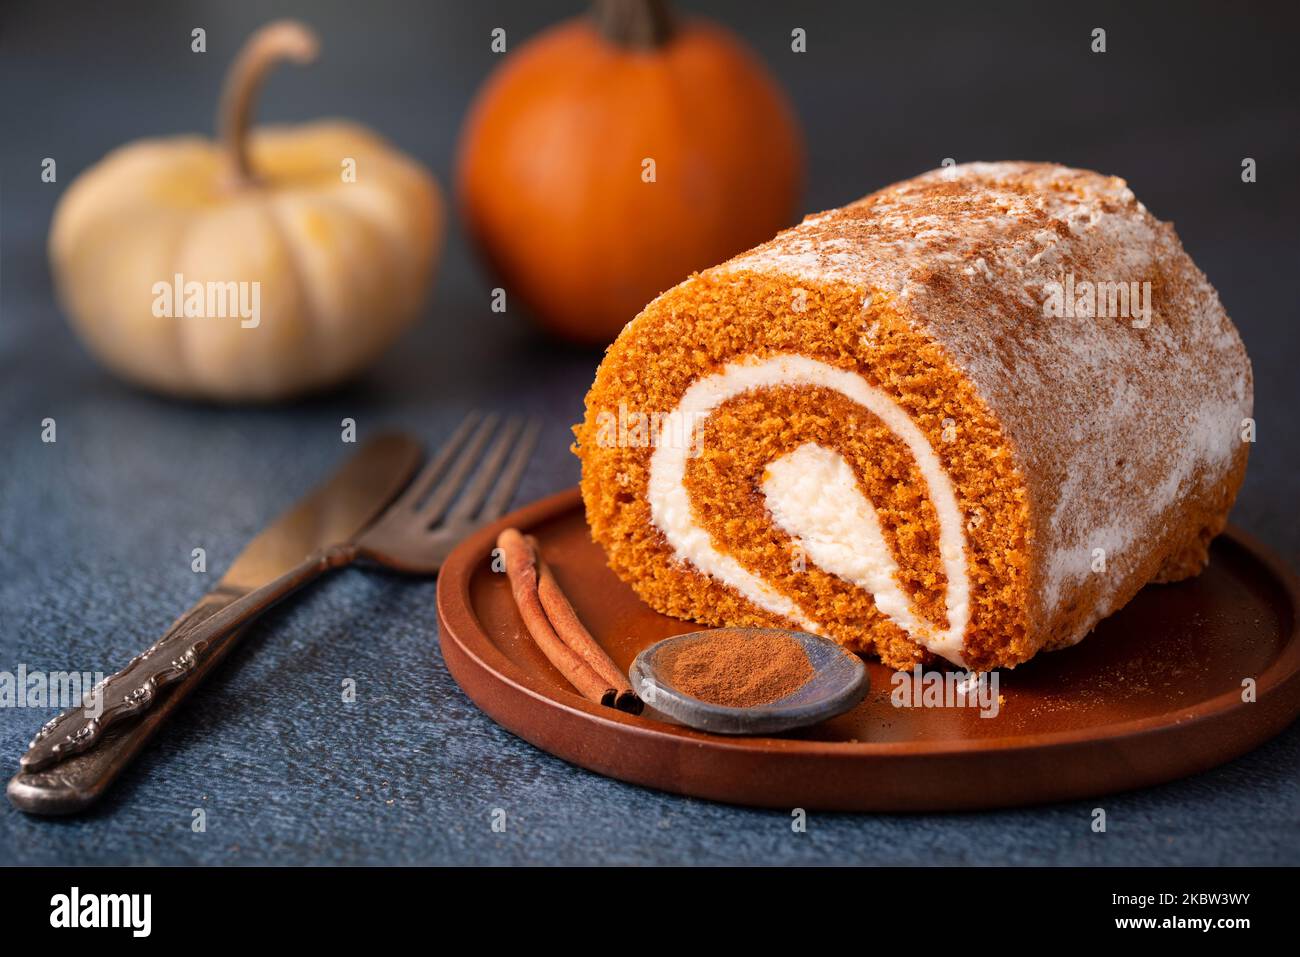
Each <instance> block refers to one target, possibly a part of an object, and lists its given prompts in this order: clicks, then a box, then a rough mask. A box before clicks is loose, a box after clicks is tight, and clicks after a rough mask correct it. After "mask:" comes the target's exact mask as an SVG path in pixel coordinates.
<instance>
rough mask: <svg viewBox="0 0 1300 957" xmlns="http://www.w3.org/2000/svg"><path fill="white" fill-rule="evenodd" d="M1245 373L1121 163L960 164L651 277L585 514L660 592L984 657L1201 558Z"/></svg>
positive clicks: (781, 622) (1233, 487)
mask: <svg viewBox="0 0 1300 957" xmlns="http://www.w3.org/2000/svg"><path fill="white" fill-rule="evenodd" d="M1251 393H1252V388H1251V371H1250V362H1249V360H1248V358H1247V356H1246V352H1245V349H1244V348H1243V346H1242V343H1241V340H1240V338H1239V337H1238V335H1237V331H1236V329H1235V328H1234V327H1233V324H1232V322H1231V320H1229V318H1228V316H1227V315H1226V314H1225V312H1224V310H1223V306H1222V305H1221V304H1220V302H1219V298H1218V295H1217V294H1216V293H1215V291H1214V289H1213V288H1212V287H1211V286H1210V284H1209V283H1208V282H1207V281H1206V278H1205V276H1204V275H1202V273H1201V272H1200V271H1199V270H1198V269H1197V268H1196V266H1195V265H1194V264H1193V263H1192V261H1191V259H1190V258H1189V257H1188V256H1187V254H1186V253H1185V252H1184V251H1183V249H1182V246H1181V244H1180V243H1179V241H1178V238H1177V236H1176V235H1175V233H1174V230H1173V228H1172V227H1171V226H1169V225H1167V224H1165V223H1161V222H1159V221H1158V220H1156V219H1155V218H1154V217H1153V216H1151V214H1150V213H1149V212H1148V211H1147V210H1146V208H1145V207H1144V206H1143V205H1142V204H1141V203H1139V202H1138V201H1137V200H1136V199H1135V198H1134V196H1133V193H1132V192H1131V191H1130V190H1129V189H1128V188H1127V186H1126V185H1125V183H1124V181H1123V180H1121V179H1118V178H1115V177H1107V176H1101V175H1099V174H1097V173H1092V172H1087V171H1083V170H1074V169H1067V168H1065V167H1061V166H1056V165H1049V164H1038V163H972V164H967V165H964V166H956V167H952V168H947V169H942V170H936V171H934V172H931V173H927V174H925V175H923V176H919V177H917V178H915V179H912V180H908V181H906V182H903V183H899V184H897V185H894V186H890V187H888V188H886V189H883V190H880V191H879V192H877V193H873V194H872V195H870V196H868V197H866V198H865V199H862V200H859V201H858V202H856V203H851V204H850V205H848V206H845V207H843V208H840V209H835V210H831V211H829V212H826V213H821V214H819V215H815V216H810V217H808V218H807V219H805V220H804V221H803V223H802V224H800V225H799V226H796V227H795V228H793V229H790V230H787V231H785V232H783V233H781V234H780V235H778V236H777V237H776V238H775V239H773V240H771V241H770V242H768V243H765V244H764V245H762V246H759V247H757V248H756V249H754V250H751V251H750V252H747V253H743V254H741V255H740V256H737V257H736V258H734V259H732V260H730V261H728V262H726V263H723V264H722V265H720V266H716V267H714V268H712V269H708V270H705V271H704V272H702V273H699V274H696V275H694V276H692V277H690V278H689V279H687V280H686V281H685V282H683V283H681V284H680V285H678V286H676V287H675V288H673V289H670V290H669V291H667V292H665V293H664V294H663V295H661V296H660V297H659V298H657V299H655V300H654V301H653V302H651V303H650V304H649V305H648V306H646V308H645V309H644V310H643V311H642V312H641V313H640V315H638V316H637V317H636V318H635V319H633V320H632V321H631V322H630V323H628V325H627V326H626V327H625V328H624V330H623V332H622V334H621V335H620V336H619V337H618V339H617V341H616V342H615V343H614V344H613V345H612V346H611V347H610V349H609V351H608V352H607V354H606V356H605V359H604V361H603V362H602V363H601V365H600V368H599V370H598V371H597V373H596V380H595V383H594V384H593V385H592V387H591V390H590V392H589V393H588V395H587V399H586V415H585V417H584V420H583V422H582V423H581V424H580V425H578V426H577V427H576V428H575V433H576V435H577V443H576V445H575V451H576V452H577V454H578V455H579V457H580V458H581V460H582V496H583V501H584V503H585V505H586V510H587V518H588V522H589V524H590V526H591V532H592V535H593V537H594V538H595V540H596V541H597V542H599V543H600V544H601V545H602V546H603V547H604V549H605V552H606V554H607V556H608V560H609V564H610V567H611V568H612V569H613V570H614V571H615V572H616V573H617V574H618V575H619V576H620V577H621V578H623V579H624V580H625V581H627V582H628V583H630V584H631V585H632V587H633V588H635V589H636V591H637V592H638V594H639V595H640V596H641V597H642V598H643V599H644V600H645V601H646V602H647V603H648V604H650V605H651V606H652V607H654V608H655V609H657V610H659V611H661V612H664V613H666V614H669V615H673V616H676V617H679V618H683V619H688V620H691V621H695V622H700V623H703V624H710V625H734V626H747V625H751V626H763V625H767V626H777V627H788V628H798V629H801V630H806V631H811V632H814V633H817V634H821V635H825V636H828V637H831V638H834V639H836V640H837V641H839V642H841V643H842V644H844V645H845V646H847V647H849V648H851V649H853V650H855V651H858V652H862V653H864V654H871V655H876V656H878V657H879V658H880V659H881V660H882V661H884V662H885V663H886V664H888V665H891V666H893V667H897V668H906V667H911V666H912V665H913V664H915V663H918V662H927V661H931V660H934V659H936V658H937V659H943V660H946V661H948V662H951V663H953V664H955V665H958V666H962V667H968V668H972V669H977V670H985V669H989V668H994V667H1007V666H1014V665H1016V664H1018V663H1020V662H1023V661H1026V660H1027V659H1029V658H1031V657H1032V656H1033V655H1035V654H1036V653H1037V652H1039V651H1041V650H1044V649H1051V648H1059V647H1062V646H1065V645H1070V644H1073V643H1075V642H1077V641H1079V640H1080V639H1081V638H1083V637H1084V636H1085V635H1086V634H1087V633H1088V632H1089V631H1090V630H1091V629H1092V628H1093V627H1094V626H1095V625H1096V624H1097V622H1098V621H1099V620H1100V619H1102V618H1103V617H1105V616H1106V615H1109V614H1111V613H1112V612H1114V611H1116V610H1117V609H1119V608H1120V607H1122V606H1123V605H1124V604H1125V603H1126V602H1128V601H1129V600H1130V599H1131V598H1132V597H1133V596H1134V594H1136V593H1137V591H1138V590H1139V589H1140V588H1141V587H1142V586H1143V585H1145V584H1146V583H1147V582H1151V581H1172V580H1177V579H1180V578H1184V577H1187V576H1189V575H1194V574H1196V573H1197V572H1199V571H1200V570H1201V568H1202V567H1203V566H1204V565H1205V562H1206V561H1207V549H1208V545H1209V542H1210V540H1211V539H1212V538H1213V537H1214V536H1215V535H1216V534H1217V533H1218V532H1219V531H1221V530H1222V528H1223V526H1224V523H1225V521H1226V516H1227V513H1228V510H1229V508H1230V506H1231V505H1232V501H1233V499H1234V497H1235V495H1236V492H1237V489H1238V487H1239V486H1240V484H1241V481H1242V477H1243V474H1244V471H1245V467H1246V457H1247V449H1248V447H1249V442H1248V441H1247V440H1248V439H1250V438H1251V437H1252V435H1253V427H1252V426H1251V424H1250V422H1249V417H1250V415H1251Z"/></svg>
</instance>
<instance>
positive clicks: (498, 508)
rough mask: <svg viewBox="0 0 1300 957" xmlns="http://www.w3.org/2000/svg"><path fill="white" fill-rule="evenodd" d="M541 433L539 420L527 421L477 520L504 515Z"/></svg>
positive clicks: (491, 519)
mask: <svg viewBox="0 0 1300 957" xmlns="http://www.w3.org/2000/svg"><path fill="white" fill-rule="evenodd" d="M541 431H542V423H541V421H540V420H539V419H535V418H533V419H529V420H528V425H527V427H526V428H525V429H524V432H523V435H521V436H520V437H519V441H518V442H516V443H515V449H514V452H513V453H512V454H511V456H510V461H509V462H508V463H507V464H506V468H505V471H504V472H502V473H501V481H500V482H498V483H497V487H496V490H495V491H494V492H493V493H492V497H491V498H489V499H488V500H487V504H486V505H484V506H483V511H482V512H480V513H479V518H481V519H482V520H483V521H485V522H490V521H493V520H494V519H498V518H500V517H501V516H502V515H503V514H504V513H505V510H506V506H508V505H509V504H510V499H511V498H512V497H513V496H514V494H515V489H517V488H518V487H519V482H520V480H521V479H522V478H523V477H524V469H525V468H527V467H528V459H529V458H530V457H531V456H532V454H533V448H534V447H535V446H536V445H537V437H538V435H540V434H541Z"/></svg>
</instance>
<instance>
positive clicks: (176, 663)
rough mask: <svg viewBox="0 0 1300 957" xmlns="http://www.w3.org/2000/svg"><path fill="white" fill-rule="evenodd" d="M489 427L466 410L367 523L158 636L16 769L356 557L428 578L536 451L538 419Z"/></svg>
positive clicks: (66, 752) (149, 692)
mask: <svg viewBox="0 0 1300 957" xmlns="http://www.w3.org/2000/svg"><path fill="white" fill-rule="evenodd" d="M498 423H499V417H498V416H497V415H495V414H488V415H483V414H481V413H477V412H471V413H470V414H469V415H468V416H466V418H465V419H464V421H462V422H461V423H460V425H459V426H458V427H457V429H456V431H455V432H454V433H453V434H452V436H451V438H450V439H449V440H448V441H447V442H446V443H445V444H444V445H443V446H442V448H441V449H439V450H438V452H437V454H436V455H435V456H434V458H433V460H432V461H431V462H429V464H428V465H426V466H425V467H424V469H423V470H421V472H420V473H419V474H418V475H417V476H416V477H415V478H414V479H413V480H412V481H411V483H410V484H409V485H408V486H407V487H406V489H405V491H403V492H402V493H401V494H400V495H399V496H398V497H397V498H396V499H395V500H394V501H393V503H392V504H391V505H390V506H389V507H388V508H387V509H385V510H384V512H383V513H382V514H380V516H379V517H378V518H377V519H375V521H373V522H372V523H370V524H369V525H367V526H366V527H365V528H363V529H361V531H359V532H358V533H356V534H355V535H353V536H351V537H350V538H349V539H347V540H345V541H341V542H332V543H328V544H326V545H325V546H324V547H322V548H321V549H319V550H318V551H316V552H314V553H313V554H312V555H310V556H308V557H307V558H306V559H304V560H303V562H302V563H301V564H299V565H297V566H296V567H295V568H292V569H291V570H289V571H288V572H285V573H284V574H283V575H280V576H279V577H277V578H275V579H274V580H273V581H270V582H268V583H266V584H265V585H263V586H262V587H260V588H257V589H254V590H253V591H250V592H248V593H247V594H245V595H243V596H241V597H240V598H238V599H237V600H235V601H232V602H230V603H229V604H226V605H225V606H224V607H222V608H221V609H220V610H219V611H217V612H215V613H214V614H212V615H210V616H208V617H206V618H203V619H202V620H201V621H199V622H197V623H196V624H194V625H192V626H189V625H186V626H185V627H184V628H183V629H182V631H181V633H179V634H177V633H169V634H168V635H167V636H164V639H163V640H164V641H165V642H166V650H165V653H159V654H154V652H155V651H156V650H157V649H159V648H160V647H161V644H162V643H161V642H160V643H159V644H156V645H155V646H154V647H153V648H151V649H149V651H146V652H145V653H144V654H142V655H140V656H139V657H137V658H135V659H134V660H133V661H132V662H131V664H129V665H128V666H127V667H126V668H124V669H122V670H121V671H119V672H117V673H116V674H114V675H112V676H110V677H109V678H107V679H106V680H105V681H104V682H103V683H101V684H100V685H99V686H97V687H96V688H95V689H94V691H93V692H92V693H93V694H97V695H99V700H100V701H101V702H114V704H113V705H112V706H111V707H110V706H105V707H104V708H103V709H102V711H101V712H100V713H99V715H98V716H97V717H88V716H87V714H88V711H87V709H86V708H85V707H84V705H83V706H82V707H78V708H72V709H69V710H68V711H65V712H64V713H63V714H61V715H59V717H57V718H55V719H54V720H53V721H51V722H50V723H49V724H47V725H46V727H45V728H43V729H42V730H41V733H40V734H38V735H37V737H36V739H35V740H34V741H33V742H32V745H31V747H30V748H29V750H28V751H27V753H26V754H25V755H23V757H22V760H21V762H20V763H21V766H22V770H23V771H24V772H33V771H39V770H40V769H42V768H45V767H48V766H50V765H54V764H56V763H57V762H60V761H63V760H64V759H65V758H68V757H70V756H72V755H76V754H78V753H80V752H82V751H86V750H88V749H90V748H92V747H93V746H94V745H95V744H96V742H97V741H98V740H99V739H100V738H101V737H102V736H103V734H104V732H105V731H106V730H107V729H108V728H109V727H110V726H112V725H114V724H116V723H117V722H118V721H120V720H121V719H123V718H126V717H128V716H131V715H137V714H140V713H141V712H143V711H146V710H148V709H149V708H150V707H151V706H152V704H153V702H154V699H155V696H156V694H157V692H158V691H159V690H161V689H162V688H163V687H164V686H166V685H169V684H172V683H175V682H177V681H179V680H180V679H181V678H183V677H185V676H186V675H189V674H191V673H196V672H203V671H205V670H206V668H207V667H208V666H209V664H210V663H211V662H210V661H209V659H210V658H214V657H216V656H218V655H219V654H220V653H221V650H222V648H223V642H222V639H224V638H225V637H226V636H228V635H230V634H232V633H233V632H235V631H237V630H238V629H240V628H242V627H244V626H246V625H247V624H249V623H250V622H251V621H253V619H255V618H257V617H258V616H259V615H261V614H262V613H263V612H265V611H266V610H267V609H268V608H270V607H271V606H273V605H275V604H276V603H277V602H279V601H280V600H281V599H283V598H285V597H287V596H288V595H290V594H292V593H294V592H296V591H298V590H299V589H301V588H303V587H304V586H306V585H308V584H310V583H311V582H313V581H315V580H316V579H318V578H320V577H321V576H322V575H324V574H325V573H326V572H329V571H332V570H334V569H339V568H344V567H346V566H348V565H351V564H353V563H354V562H357V561H358V560H364V561H368V562H373V563H375V564H377V565H381V566H384V567H386V568H390V569H393V570H395V571H399V572H404V573H406V574H411V575H435V574H437V572H438V569H439V568H441V567H442V563H443V562H444V561H446V559H447V555H448V554H450V552H451V550H452V548H454V547H455V545H456V544H457V543H458V542H459V541H460V540H461V539H463V538H465V536H466V535H468V534H469V533H470V532H472V531H474V530H475V529H476V528H478V527H480V526H481V525H485V524H487V523H488V522H492V521H495V520H496V519H498V518H500V517H501V515H502V514H503V513H504V512H505V510H506V507H507V506H508V505H509V504H510V499H511V497H512V496H513V495H514V493H515V490H516V489H517V488H518V486H519V482H520V479H522V478H523V474H524V469H525V467H526V466H527V464H528V459H529V457H530V456H531V455H532V452H533V448H534V446H535V445H536V444H537V436H538V433H539V431H540V423H539V422H538V421H537V420H535V419H530V420H527V421H525V420H524V419H521V418H517V417H512V418H510V419H509V420H507V421H506V423H505V425H504V426H503V427H502V428H501V429H500V431H499V432H498V431H497V426H498ZM494 432H495V433H496V438H495V440H494V439H493V433H494ZM489 442H490V443H491V445H490V447H489ZM485 450H486V454H485ZM476 465H477V466H478V468H477V470H475V466H476ZM471 476H472V477H471ZM127 759H128V760H129V755H128V757H127Z"/></svg>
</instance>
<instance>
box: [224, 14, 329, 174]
mask: <svg viewBox="0 0 1300 957" xmlns="http://www.w3.org/2000/svg"><path fill="white" fill-rule="evenodd" d="M319 49H320V43H319V41H318V40H317V39H316V34H315V33H313V32H312V31H311V29H310V28H309V27H307V26H306V25H304V24H302V23H299V22H298V21H297V20H276V21H275V22H274V23H268V24H267V25H266V26H264V27H262V28H261V29H260V30H258V31H257V32H256V33H254V34H253V35H252V36H251V37H249V38H248V41H247V42H246V43H245V44H244V46H243V48H242V49H241V50H240V51H239V55H238V56H236V57H235V61H234V62H233V63H232V64H231V65H230V69H229V71H227V73H226V85H225V87H224V88H223V89H222V92H221V106H220V108H219V111H218V113H217V125H218V128H219V129H220V131H221V141H222V144H223V145H224V146H225V151H226V159H227V162H228V164H229V167H230V173H231V175H232V176H233V177H234V180H235V182H236V183H237V184H238V185H240V186H251V185H253V184H254V183H256V182H257V177H256V176H255V175H254V174H253V170H252V167H251V166H250V165H249V159H248V124H249V122H250V121H251V120H252V118H253V101H254V100H256V99H257V94H258V93H259V92H260V91H261V89H262V81H263V80H265V79H266V75H267V74H268V73H270V72H271V68H272V67H274V66H276V65H277V64H279V63H280V62H281V61H282V60H292V61H293V62H294V63H311V62H312V61H313V60H315V59H316V54H317V52H318V51H319Z"/></svg>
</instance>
